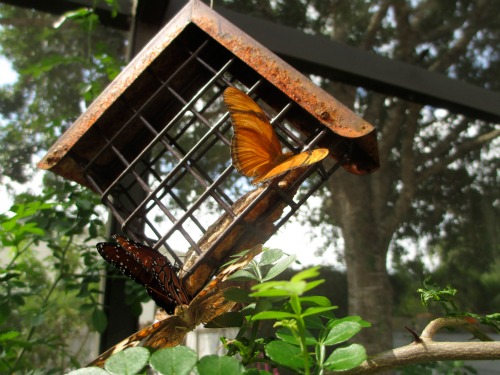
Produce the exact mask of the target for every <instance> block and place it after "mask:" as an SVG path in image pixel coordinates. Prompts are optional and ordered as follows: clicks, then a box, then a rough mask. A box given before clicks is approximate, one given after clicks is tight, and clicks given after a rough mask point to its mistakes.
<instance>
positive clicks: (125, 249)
mask: <svg viewBox="0 0 500 375" xmlns="http://www.w3.org/2000/svg"><path fill="white" fill-rule="evenodd" d="M113 238H114V239H115V240H116V241H117V242H116V243H114V242H101V243H98V244H97V245H96V246H97V251H98V252H99V254H101V256H102V257H103V258H104V259H105V260H106V261H107V262H108V263H110V264H111V265H113V266H114V267H116V268H118V269H119V270H120V271H121V272H123V273H124V274H125V275H126V276H128V277H130V278H132V279H133V280H135V281H136V282H138V283H139V284H141V285H143V286H144V287H145V288H146V290H147V292H148V294H149V296H150V297H151V298H152V299H153V301H155V303H156V304H157V305H158V306H160V307H162V308H163V309H165V311H166V312H167V313H168V314H173V313H174V310H175V307H176V306H180V305H185V304H189V302H190V299H189V297H188V296H187V294H186V292H185V291H184V288H183V286H182V284H181V282H180V280H179V278H178V277H177V274H176V273H175V271H174V268H173V266H172V264H171V263H170V262H169V260H168V259H167V258H166V257H165V256H164V255H163V254H161V253H160V252H158V251H156V250H153V249H152V248H150V247H149V246H146V245H143V244H141V243H138V242H135V241H132V240H129V239H128V238H125V237H122V236H119V235H117V234H115V235H113Z"/></svg>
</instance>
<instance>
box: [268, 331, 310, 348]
mask: <svg viewBox="0 0 500 375" xmlns="http://www.w3.org/2000/svg"><path fill="white" fill-rule="evenodd" d="M305 333H306V334H305V339H306V345H316V344H317V343H318V341H317V340H316V338H315V337H314V336H313V335H312V334H311V332H309V331H308V330H306V332H305ZM276 337H278V338H280V339H281V340H283V341H285V342H287V343H289V344H292V345H299V341H298V338H296V337H295V336H294V335H292V333H291V332H290V330H289V329H286V328H280V329H278V330H277V331H276Z"/></svg>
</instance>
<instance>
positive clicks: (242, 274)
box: [227, 270, 259, 281]
mask: <svg viewBox="0 0 500 375" xmlns="http://www.w3.org/2000/svg"><path fill="white" fill-rule="evenodd" d="M258 279H259V278H258V277H257V276H255V275H254V274H253V273H252V272H250V271H247V270H238V271H236V272H235V273H233V274H232V275H231V276H229V277H228V278H227V280H240V281H249V280H258Z"/></svg>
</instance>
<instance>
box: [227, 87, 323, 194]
mask: <svg viewBox="0 0 500 375" xmlns="http://www.w3.org/2000/svg"><path fill="white" fill-rule="evenodd" d="M224 102H225V103H226V106H227V108H228V110H229V113H230V115H231V120H232V123H233V128H234V136H233V139H232V142H231V158H232V160H233V165H234V166H235V168H236V170H237V171H238V172H239V173H241V174H243V175H245V176H247V177H250V178H252V177H253V178H254V179H253V180H252V184H253V185H256V184H259V183H261V182H265V181H268V180H271V179H273V178H275V177H278V176H279V175H281V174H283V173H285V172H288V171H289V170H291V169H295V168H299V167H305V166H308V165H311V164H314V163H317V162H318V161H320V160H323V159H324V158H325V157H326V156H327V155H328V149H326V148H322V149H317V150H312V151H306V152H302V153H300V154H298V155H293V156H289V155H287V154H283V152H282V151H281V144H280V142H279V140H278V137H277V135H276V133H275V132H274V129H273V127H272V125H271V124H270V122H269V120H268V119H267V117H266V115H265V113H264V112H263V111H262V109H261V108H260V107H259V106H258V105H257V103H255V102H254V101H253V100H252V99H251V98H250V97H249V96H248V95H247V94H245V93H243V92H242V91H240V90H238V89H235V88H233V87H228V88H227V89H226V90H225V91H224Z"/></svg>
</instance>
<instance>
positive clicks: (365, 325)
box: [328, 315, 372, 328]
mask: <svg viewBox="0 0 500 375" xmlns="http://www.w3.org/2000/svg"><path fill="white" fill-rule="evenodd" d="M340 322H354V323H358V324H359V325H360V326H361V327H363V328H368V327H371V326H372V325H371V323H369V322H367V321H366V320H363V319H361V317H360V316H359V315H351V316H346V317H344V318H341V319H336V320H332V321H331V322H330V323H329V325H328V326H329V327H333V326H335V325H337V324H339V323H340Z"/></svg>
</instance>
